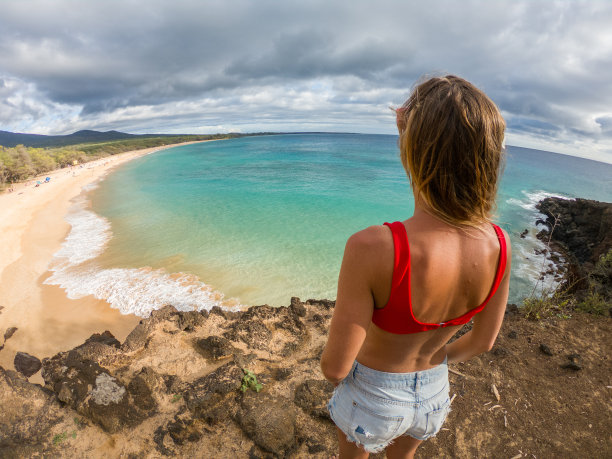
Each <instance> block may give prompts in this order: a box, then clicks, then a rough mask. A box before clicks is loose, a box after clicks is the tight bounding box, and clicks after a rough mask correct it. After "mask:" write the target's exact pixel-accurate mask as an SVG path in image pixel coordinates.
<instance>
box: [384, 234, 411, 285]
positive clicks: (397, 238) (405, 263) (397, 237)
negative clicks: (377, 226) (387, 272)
mask: <svg viewBox="0 0 612 459" xmlns="http://www.w3.org/2000/svg"><path fill="white" fill-rule="evenodd" d="M385 226H388V227H389V228H390V229H391V235H392V236H393V279H392V280H391V293H393V290H394V289H395V288H397V287H398V286H399V285H400V284H401V283H402V280H403V279H404V277H405V276H406V275H409V273H410V246H409V244H408V235H407V234H406V228H405V227H404V224H403V223H402V222H393V223H387V222H385Z"/></svg>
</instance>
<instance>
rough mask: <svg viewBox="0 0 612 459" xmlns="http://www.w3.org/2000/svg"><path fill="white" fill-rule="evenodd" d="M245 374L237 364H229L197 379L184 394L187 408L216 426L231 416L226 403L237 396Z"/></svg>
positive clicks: (229, 405) (230, 407)
mask: <svg viewBox="0 0 612 459" xmlns="http://www.w3.org/2000/svg"><path fill="white" fill-rule="evenodd" d="M243 375H244V373H243V371H242V368H240V367H239V366H238V365H237V364H236V363H235V362H233V361H232V362H228V363H226V364H225V365H222V366H220V367H219V368H217V369H216V370H215V371H213V372H212V373H210V374H209V375H206V376H204V377H202V378H199V379H196V380H195V381H193V382H192V383H191V384H189V386H188V388H187V389H186V390H185V391H184V392H183V398H184V399H185V402H186V404H187V408H188V409H189V410H190V411H191V412H192V413H193V415H194V416H195V417H198V418H201V419H204V420H206V421H207V422H208V423H210V424H216V423H217V422H219V421H220V420H222V419H226V418H227V417H228V416H229V415H230V414H231V409H232V406H231V404H229V403H226V402H227V400H228V398H229V397H232V396H234V395H237V393H238V392H237V391H238V389H239V388H240V386H241V384H242V377H243Z"/></svg>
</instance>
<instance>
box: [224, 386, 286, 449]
mask: <svg viewBox="0 0 612 459" xmlns="http://www.w3.org/2000/svg"><path fill="white" fill-rule="evenodd" d="M296 417H297V413H296V410H295V409H294V408H293V406H292V403H291V401H290V400H288V399H286V398H284V397H273V396H271V395H268V394H264V393H261V392H260V393H256V392H252V391H247V392H246V393H245V395H244V398H243V400H242V403H241V409H240V410H239V411H238V413H237V415H236V422H237V423H238V425H239V426H240V428H241V429H242V431H243V432H244V433H245V435H246V436H247V437H249V438H250V439H251V440H253V442H254V443H255V444H256V445H257V446H259V447H260V448H261V449H263V450H265V451H269V452H271V453H273V454H275V455H277V456H281V457H283V456H286V455H288V453H290V452H291V451H292V450H293V449H295V448H296V447H297V446H298V445H297V441H296Z"/></svg>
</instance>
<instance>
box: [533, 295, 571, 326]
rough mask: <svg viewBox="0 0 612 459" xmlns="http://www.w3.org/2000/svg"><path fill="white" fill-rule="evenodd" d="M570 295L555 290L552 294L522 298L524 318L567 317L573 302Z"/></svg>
mask: <svg viewBox="0 0 612 459" xmlns="http://www.w3.org/2000/svg"><path fill="white" fill-rule="evenodd" d="M575 301H576V300H575V299H574V297H572V296H569V295H565V294H564V292H560V291H555V292H554V293H553V294H551V295H550V294H545V293H542V294H541V295H540V296H531V297H528V298H525V299H524V300H523V307H522V308H521V311H522V312H523V314H524V315H525V318H527V319H530V320H542V319H547V318H549V317H553V316H556V317H559V318H569V317H571V316H570V314H569V311H570V310H571V308H572V306H574V304H575Z"/></svg>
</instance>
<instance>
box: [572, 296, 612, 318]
mask: <svg viewBox="0 0 612 459" xmlns="http://www.w3.org/2000/svg"><path fill="white" fill-rule="evenodd" d="M610 307H611V304H610V302H609V301H606V299H605V298H604V297H603V296H602V295H600V294H599V293H596V292H594V291H592V290H591V291H590V292H589V293H588V294H587V296H586V297H585V298H584V299H583V300H582V301H581V302H580V303H578V305H577V306H576V309H579V310H581V311H583V312H588V313H589V314H595V315H599V316H604V315H606V314H608V311H609V310H610Z"/></svg>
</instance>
